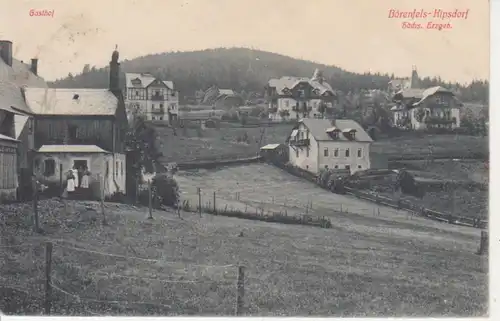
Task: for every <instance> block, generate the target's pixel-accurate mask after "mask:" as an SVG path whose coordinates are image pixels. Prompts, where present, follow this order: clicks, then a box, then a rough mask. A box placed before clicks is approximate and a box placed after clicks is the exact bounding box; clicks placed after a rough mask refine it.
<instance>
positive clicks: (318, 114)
mask: <svg viewBox="0 0 500 321" xmlns="http://www.w3.org/2000/svg"><path fill="white" fill-rule="evenodd" d="M265 92H266V98H267V102H268V106H269V118H270V119H271V120H274V121H282V120H289V119H302V118H323V117H324V115H325V112H326V108H332V107H333V106H334V104H335V102H336V98H337V95H336V93H335V92H334V91H333V89H332V87H331V86H330V84H328V83H327V82H326V81H325V80H324V78H323V75H322V74H321V72H319V71H318V70H316V71H315V73H314V75H313V77H312V78H311V79H309V78H303V77H302V78H301V77H281V78H279V79H271V80H269V82H268V84H267V86H266V88H265Z"/></svg>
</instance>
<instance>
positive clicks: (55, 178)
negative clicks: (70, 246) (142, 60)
mask: <svg viewBox="0 0 500 321" xmlns="http://www.w3.org/2000/svg"><path fill="white" fill-rule="evenodd" d="M23 95H24V97H25V101H26V104H27V106H28V108H29V110H30V112H31V114H32V116H33V117H34V126H33V127H34V146H35V149H36V150H37V153H36V154H35V156H34V161H33V164H34V170H33V171H34V173H35V174H36V175H37V176H38V177H39V178H40V179H41V180H43V181H47V182H52V183H55V182H59V180H60V179H61V170H62V173H66V172H67V171H68V170H69V169H70V168H72V167H76V168H82V167H83V168H85V167H86V168H87V169H88V170H89V171H90V172H91V173H92V179H94V180H95V179H97V175H100V176H101V177H104V179H105V186H104V187H105V193H106V194H108V195H111V194H113V193H115V192H122V193H125V177H126V170H125V169H126V159H125V146H124V145H125V144H124V141H125V131H126V129H127V126H128V124H127V115H126V111H125V104H124V100H123V96H122V91H121V89H120V86H119V63H118V52H117V51H114V52H113V55H112V59H111V62H110V86H109V88H108V89H88V88H82V89H80V88H57V89H56V88H50V89H49V88H32V87H28V88H26V89H24V91H23Z"/></svg>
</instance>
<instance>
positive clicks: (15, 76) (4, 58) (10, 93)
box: [0, 40, 47, 196]
mask: <svg viewBox="0 0 500 321" xmlns="http://www.w3.org/2000/svg"><path fill="white" fill-rule="evenodd" d="M26 86H33V87H39V88H47V83H46V82H45V80H43V78H41V77H40V76H38V58H33V59H31V64H25V63H24V62H23V61H19V60H17V59H15V58H14V57H13V56H12V42H11V41H9V40H0V133H1V134H2V135H4V136H6V137H4V139H3V142H5V141H7V140H9V138H12V139H13V140H14V141H19V143H16V149H17V152H16V163H15V164H14V165H13V166H11V165H9V166H8V167H9V170H10V171H16V172H17V174H16V184H18V185H19V186H17V187H18V196H22V195H27V194H29V193H28V191H29V190H30V189H31V164H32V159H31V158H30V157H31V155H32V152H33V149H34V145H33V117H31V116H30V111H29V108H28V107H27V106H26V103H25V101H24V97H23V93H22V88H24V87H26ZM4 145H5V143H4ZM8 145H9V146H10V145H11V143H8ZM8 150H10V151H12V149H11V148H10V147H9V148H8ZM9 157H10V156H9ZM9 157H7V158H5V159H3V160H2V159H1V158H0V168H4V167H7V165H2V164H6V163H5V162H10V160H8V159H10V158H9ZM5 160H7V161H5ZM4 161H5V162H4ZM8 164H10V163H8ZM0 176H3V175H0Z"/></svg>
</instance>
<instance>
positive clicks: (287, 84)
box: [267, 77, 335, 95]
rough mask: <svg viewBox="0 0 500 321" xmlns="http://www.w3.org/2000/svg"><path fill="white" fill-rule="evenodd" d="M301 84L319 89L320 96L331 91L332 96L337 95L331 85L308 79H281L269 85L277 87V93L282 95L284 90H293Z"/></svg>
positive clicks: (274, 79)
mask: <svg viewBox="0 0 500 321" xmlns="http://www.w3.org/2000/svg"><path fill="white" fill-rule="evenodd" d="M301 82H307V83H309V84H310V85H311V86H312V87H313V88H315V89H318V90H319V94H320V95H323V94H324V93H325V92H326V91H331V92H332V94H335V92H334V91H333V89H332V87H331V86H330V84H329V83H327V82H326V81H323V82H322V83H320V82H319V81H318V80H311V79H309V78H307V77H281V78H279V79H276V78H273V79H270V80H269V82H268V83H267V85H268V86H269V87H275V88H276V92H277V93H278V94H282V93H283V90H284V89H286V88H288V89H292V88H293V87H295V86H296V85H297V84H299V83H301Z"/></svg>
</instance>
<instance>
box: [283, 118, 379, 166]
mask: <svg viewBox="0 0 500 321" xmlns="http://www.w3.org/2000/svg"><path fill="white" fill-rule="evenodd" d="M372 142H373V140H372V139H371V137H370V136H369V135H368V134H367V133H366V132H365V131H364V130H363V128H362V127H361V125H359V124H358V123H357V122H355V121H353V120H349V119H339V120H328V119H313V118H305V119H302V120H301V121H299V123H298V124H297V125H296V126H295V127H294V129H293V130H292V132H291V134H290V136H289V137H288V139H287V143H288V147H289V161H290V163H291V164H293V165H295V166H297V167H300V168H302V169H304V170H307V171H309V172H311V173H313V174H317V173H319V171H320V170H321V169H348V170H350V171H351V174H352V173H354V172H356V171H359V170H366V169H370V168H371V164H370V145H371V143H372Z"/></svg>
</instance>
